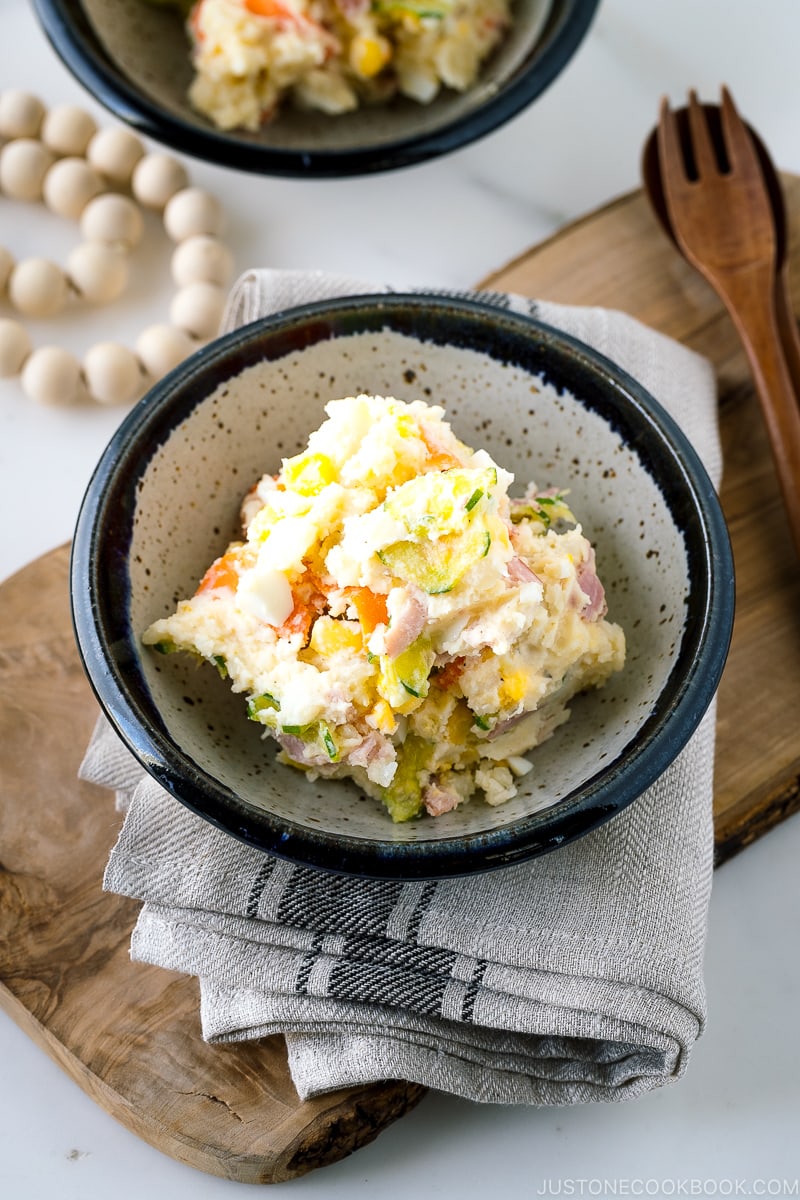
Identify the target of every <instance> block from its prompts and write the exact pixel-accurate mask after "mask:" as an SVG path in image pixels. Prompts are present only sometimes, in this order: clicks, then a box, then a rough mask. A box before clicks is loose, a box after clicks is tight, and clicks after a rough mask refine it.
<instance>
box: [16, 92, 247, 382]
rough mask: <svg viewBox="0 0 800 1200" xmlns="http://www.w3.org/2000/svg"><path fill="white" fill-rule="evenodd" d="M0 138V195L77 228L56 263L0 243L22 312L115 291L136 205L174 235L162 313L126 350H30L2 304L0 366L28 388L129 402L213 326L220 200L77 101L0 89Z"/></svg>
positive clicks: (96, 300)
mask: <svg viewBox="0 0 800 1200" xmlns="http://www.w3.org/2000/svg"><path fill="white" fill-rule="evenodd" d="M0 147H1V148H0V194H4V195H5V196H7V197H9V198H10V199H12V200H20V201H26V202H29V203H30V202H38V201H43V202H44V203H45V204H46V205H47V207H48V208H49V209H50V210H51V211H52V212H54V213H57V214H58V215H60V216H65V217H68V218H70V219H71V220H75V221H78V222H79V224H80V231H81V235H82V238H83V241H82V242H81V243H80V244H79V245H78V246H76V247H75V249H73V250H72V251H71V253H70V255H69V257H68V259H67V266H66V270H62V269H61V268H60V267H59V266H57V265H56V264H55V263H53V262H50V261H49V260H48V259H46V258H44V257H35V258H28V259H24V260H22V261H21V262H16V261H15V260H14V256H13V255H12V253H11V251H10V250H9V249H8V248H7V247H5V246H2V245H0V300H2V299H6V300H7V301H8V302H10V304H11V306H12V307H13V308H14V309H16V311H17V312H18V313H20V314H22V315H23V316H28V317H33V318H36V317H50V316H54V315H55V314H56V313H58V312H59V311H60V310H61V309H62V308H63V307H64V306H65V305H66V304H67V303H69V302H71V301H73V300H76V299H77V300H81V301H84V302H87V303H89V304H96V305H99V304H107V303H108V302H110V301H111V300H114V299H116V297H117V296H119V295H120V294H121V293H122V292H123V291H124V289H125V286H126V284H127V280H128V255H129V254H130V252H131V251H132V250H133V249H134V248H135V247H136V245H137V244H138V243H139V241H140V240H141V238H142V234H143V231H144V222H143V219H142V212H141V208H140V205H141V206H143V207H145V208H150V209H154V210H156V211H158V212H161V214H162V219H163V223H164V229H165V231H166V233H167V236H168V237H169V238H170V240H171V241H173V242H175V243H177V245H176V248H175V250H174V252H173V255H172V260H171V272H172V278H173V280H174V282H175V284H176V285H177V289H178V290H177V291H176V293H175V296H174V298H173V300H172V303H171V305H170V320H171V324H169V325H167V324H158V323H156V324H152V325H150V326H148V328H147V329H145V330H144V331H143V332H142V333H141V334H140V335H139V337H138V338H137V341H136V347H135V351H134V350H129V349H128V348H127V347H126V346H122V345H119V344H117V343H115V342H100V343H98V344H97V345H95V346H92V347H91V349H90V350H89V351H87V353H86V354H85V355H84V358H83V362H82V363H80V362H79V361H78V359H77V358H76V357H75V356H74V355H73V354H70V353H69V351H67V350H63V349H61V348H60V347H58V346H41V347H39V348H38V349H34V348H33V347H32V346H31V342H30V338H29V336H28V333H27V330H26V329H25V327H24V325H23V324H22V323H21V322H20V321H18V320H15V319H12V318H9V317H6V316H4V315H3V314H2V313H0V377H12V376H15V375H19V376H20V381H21V384H22V389H23V391H24V392H25V394H26V395H27V396H28V397H29V398H30V399H32V400H36V401H38V402H39V403H42V404H50V405H73V404H76V403H79V402H81V401H83V400H85V399H86V398H89V399H92V400H94V401H95V402H96V403H98V404H104V405H106V404H129V403H131V402H132V401H134V400H136V399H137V398H138V396H139V395H140V394H141V393H142V391H143V388H144V385H145V382H146V381H147V380H149V381H154V380H156V379H159V378H160V377H161V376H162V375H165V374H166V373H167V372H168V371H171V370H172V369H173V368H174V367H176V366H177V365H178V364H179V363H180V362H181V361H182V360H183V359H184V358H186V357H187V356H188V355H189V354H191V353H192V351H193V350H195V349H197V347H198V346H199V345H201V344H202V341H203V340H205V339H207V338H209V337H213V336H214V334H215V333H216V331H217V329H218V327H219V322H220V319H221V317H222V313H223V309H224V304H225V289H226V287H227V285H228V284H229V282H230V279H231V276H232V274H233V266H234V264H233V257H232V255H231V253H230V250H229V249H228V248H227V246H225V245H224V243H223V242H222V241H221V240H220V236H221V234H222V232H223V225H224V214H223V212H222V208H221V206H220V204H219V202H218V201H217V200H216V199H215V198H214V197H213V196H211V195H209V193H207V192H205V191H203V190H202V189H201V188H197V187H191V186H190V184H189V177H188V174H187V172H186V168H185V167H184V166H183V164H182V163H180V162H179V161H178V160H177V159H175V158H173V157H171V156H170V155H168V154H163V153H160V152H156V153H148V152H147V151H146V149H145V146H144V144H143V143H142V142H141V140H140V139H139V138H138V137H137V136H136V135H135V134H134V133H132V132H131V131H130V130H128V129H124V128H114V127H112V128H108V129H98V128H97V125H96V123H95V121H94V118H93V117H92V116H91V115H90V114H89V113H87V112H85V111H84V110H83V109H81V108H78V107H77V106H75V105H69V104H65V105H60V106H58V107H56V108H52V109H50V110H49V111H48V110H47V109H46V108H45V106H44V105H43V104H42V102H41V100H39V99H38V97H36V96H33V95H31V94H30V93H27V92H23V91H17V90H10V91H6V92H2V93H0ZM126 193H129V194H126Z"/></svg>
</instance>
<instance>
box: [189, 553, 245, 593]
mask: <svg viewBox="0 0 800 1200" xmlns="http://www.w3.org/2000/svg"><path fill="white" fill-rule="evenodd" d="M236 561H237V560H236V557H235V556H234V555H233V554H223V555H222V557H221V558H217V559H215V560H214V562H213V563H212V564H211V566H210V567H209V568H208V570H207V571H206V573H205V575H204V576H203V578H202V579H201V580H200V586H199V587H198V589H197V591H196V592H195V595H196V596H199V595H200V593H201V592H216V591H219V589H220V588H230V590H231V591H232V592H235V591H236V589H237V587H238V586H239V572H238V570H237V567H236Z"/></svg>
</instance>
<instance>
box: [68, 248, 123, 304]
mask: <svg viewBox="0 0 800 1200" xmlns="http://www.w3.org/2000/svg"><path fill="white" fill-rule="evenodd" d="M67 275H68V277H69V280H70V283H71V284H72V286H73V287H74V288H75V290H76V292H78V293H79V294H80V296H81V297H82V298H83V299H84V300H88V301H89V303H90V304H108V303H110V301H112V300H116V298H117V296H121V295H122V293H123V292H124V291H125V288H126V287H127V284H128V259H127V256H126V254H125V252H124V251H123V250H120V248H119V247H118V246H106V245H104V243H103V242H83V243H82V244H81V245H80V246H76V247H75V249H74V250H72V251H71V252H70V255H69V258H68V259H67Z"/></svg>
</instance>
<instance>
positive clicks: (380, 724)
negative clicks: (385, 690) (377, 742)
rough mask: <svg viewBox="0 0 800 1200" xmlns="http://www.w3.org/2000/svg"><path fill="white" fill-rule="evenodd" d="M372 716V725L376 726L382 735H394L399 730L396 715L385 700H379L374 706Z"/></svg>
mask: <svg viewBox="0 0 800 1200" xmlns="http://www.w3.org/2000/svg"><path fill="white" fill-rule="evenodd" d="M370 716H371V718H372V720H371V721H370V725H374V727H375V728H376V729H379V730H380V731H381V733H389V734H392V733H394V731H395V730H396V729H397V721H396V720H395V716H394V713H393V712H392V709H391V707H390V705H388V704H387V703H386V701H385V700H378V702H377V703H376V704H375V705H374V706H373V709H372V712H371V714H370Z"/></svg>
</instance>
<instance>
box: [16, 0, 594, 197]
mask: <svg viewBox="0 0 800 1200" xmlns="http://www.w3.org/2000/svg"><path fill="white" fill-rule="evenodd" d="M597 3H598V0H517V3H516V4H515V6H514V24H513V27H512V30H511V32H510V33H509V35H508V37H507V38H506V39H505V40H504V42H503V44H502V45H501V46H500V47H499V48H498V50H497V51H496V53H495V54H494V55H493V56H492V57H491V59H490V60H489V61H488V62H487V63H485V64H484V67H483V70H482V72H481V76H480V79H479V81H478V82H477V83H476V85H475V86H474V87H472V88H470V89H469V90H467V91H466V92H463V93H459V92H454V91H452V90H449V89H445V90H443V91H442V93H441V94H440V95H439V96H438V97H437V98H436V99H435V100H434V101H433V102H432V103H431V104H428V105H423V104H418V103H415V102H413V101H411V100H406V99H403V98H397V99H395V100H393V101H392V102H391V103H389V104H387V105H372V106H366V107H363V108H360V109H358V110H357V111H356V112H353V113H345V114H341V115H338V116H336V117H330V116H326V115H325V114H323V113H319V112H303V111H301V110H299V109H297V108H292V107H290V106H287V107H285V108H284V110H283V111H282V112H281V113H280V115H279V116H278V118H277V119H275V120H273V121H271V122H269V123H267V124H265V125H264V127H263V128H262V129H261V130H259V132H258V133H250V132H248V131H243V130H234V131H231V132H221V131H219V130H216V129H214V127H213V126H212V125H211V123H210V122H209V121H208V120H207V119H206V118H205V117H203V116H202V115H201V114H199V113H197V112H195V111H194V110H193V109H192V107H191V106H190V104H189V102H188V100H187V90H188V87H189V84H190V82H191V79H192V70H191V64H190V62H189V44H188V40H187V37H186V34H185V32H184V29H183V26H182V23H181V21H180V19H179V17H178V16H177V15H176V13H175V12H174V10H170V9H169V8H163V7H160V6H157V5H153V4H147V3H145V2H144V0H35V8H36V11H37V14H38V16H39V19H40V20H41V22H42V25H43V26H44V29H45V32H46V33H47V35H48V37H49V38H50V40H51V42H52V43H53V45H54V47H55V49H56V50H57V52H58V53H59V55H60V56H61V57H62V59H63V60H64V62H65V63H66V65H67V66H68V67H69V69H70V70H71V71H72V72H73V74H74V75H76V77H77V78H78V79H79V80H80V81H81V82H82V83H83V84H84V86H86V87H87V88H88V89H89V90H90V91H91V92H92V93H93V94H94V95H95V96H97V98H98V99H99V100H101V101H102V102H103V103H104V104H105V105H106V106H107V107H108V108H110V109H111V110H112V111H113V112H114V113H116V115H117V116H118V117H120V119H122V120H124V121H127V122H129V123H130V124H133V125H136V126H137V127H138V128H139V129H141V130H142V132H144V133H146V134H149V135H150V136H151V137H155V138H156V139H158V140H159V141H162V142H165V143H167V144H168V145H171V146H173V147H174V148H176V149H178V150H181V151H183V152H188V153H191V154H195V155H197V156H198V157H201V158H206V159H208V160H210V161H212V162H219V163H224V164H226V165H230V166H235V167H237V168H239V169H244V170H252V171H259V172H264V173H266V174H278V175H293V176H294V175H297V176H342V175H352V174H364V173H368V172H372V171H382V170H388V169H390V168H394V167H399V166H403V165H407V164H409V163H412V162H419V161H421V160H423V159H427V158H430V157H433V156H435V155H438V154H441V153H444V152H446V151H449V150H452V149H455V148H456V147H458V146H461V145H464V144H466V143H468V142H471V141H473V140H474V139H475V138H478V137H481V136H482V135H483V134H485V133H488V132H490V130H492V129H495V128H497V127H498V126H499V125H501V124H503V123H504V122H505V121H507V120H508V119H509V118H510V117H512V116H514V115H515V114H516V113H517V112H519V111H520V110H521V109H522V108H524V107H525V106H526V105H528V104H529V103H531V101H533V100H534V99H535V98H536V96H538V95H540V94H541V92H543V91H544V90H545V88H546V87H548V86H549V84H550V83H552V81H553V80H554V79H555V78H556V76H557V75H558V74H559V73H560V72H561V70H563V68H564V67H565V66H566V64H567V62H568V61H569V59H570V58H571V57H572V55H573V54H574V53H575V51H576V50H577V48H578V46H579V45H580V43H581V41H582V40H583V38H584V37H585V35H586V33H587V31H588V28H589V25H590V23H591V20H592V17H593V15H594V11H595V9H596V7H597Z"/></svg>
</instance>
